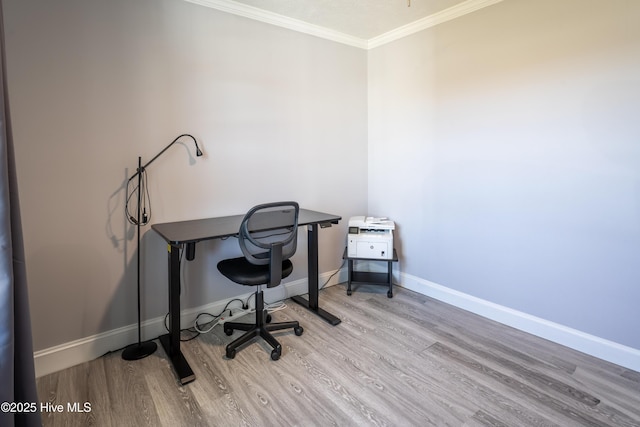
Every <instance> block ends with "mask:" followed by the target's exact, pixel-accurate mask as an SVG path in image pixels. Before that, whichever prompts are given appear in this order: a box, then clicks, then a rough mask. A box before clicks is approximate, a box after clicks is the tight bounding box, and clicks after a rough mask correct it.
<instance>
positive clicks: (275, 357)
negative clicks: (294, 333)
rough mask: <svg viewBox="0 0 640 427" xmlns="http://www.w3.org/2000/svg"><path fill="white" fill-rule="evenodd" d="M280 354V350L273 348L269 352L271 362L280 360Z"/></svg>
mask: <svg viewBox="0 0 640 427" xmlns="http://www.w3.org/2000/svg"><path fill="white" fill-rule="evenodd" d="M281 354H282V349H280V348H277V349H276V348H274V349H273V351H272V352H271V360H278V359H280V355H281Z"/></svg>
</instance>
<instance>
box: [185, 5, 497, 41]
mask: <svg viewBox="0 0 640 427" xmlns="http://www.w3.org/2000/svg"><path fill="white" fill-rule="evenodd" d="M184 1H187V2H189V3H195V4H198V5H201V6H205V7H209V8H212V9H216V10H220V11H222V12H227V13H231V14H233V15H238V16H243V17H245V18H249V19H253V20H256V21H260V22H265V23H267V24H272V25H276V26H278V27H283V28H287V29H289V30H293V31H298V32H300V33H304V34H309V35H312V36H316V37H320V38H323V39H327V40H332V41H335V42H338V43H342V44H346V45H349V46H353V47H357V48H360V49H373V48H376V47H379V46H382V45H384V44H387V43H390V42H392V41H394V40H398V39H400V38H403V37H406V36H409V35H411V34H414V33H417V32H418V31H422V30H425V29H427V28H431V27H434V26H436V25H438V24H442V23H443V22H447V21H451V20H452V19H456V18H458V17H460V16H463V15H466V14H468V13H471V12H475V11H476V10H479V9H482V8H485V7H487V6H491V5H493V4H495V3H500V2H501V1H503V0H467V1H465V2H462V3H460V4H458V5H456V6H453V7H450V8H448V9H445V10H443V11H441V12H438V13H435V14H433V15H429V16H427V17H425V18H422V19H419V20H417V21H415V22H412V23H410V24H407V25H404V26H402V27H399V28H396V29H395V30H391V31H389V32H387V33H384V34H381V35H379V36H377V37H373V38H371V39H369V40H365V39H361V38H358V37H354V36H350V35H348V34H344V33H341V32H339V31H335V30H330V29H328V28H324V27H320V26H318V25H313V24H309V23H308V22H304V21H301V20H299V19H294V18H289V17H287V16H284V15H280V14H277V13H274V12H268V11H266V10H263V9H259V8H257V7H253V6H249V5H246V4H243V3H238V2H236V1H233V0H184Z"/></svg>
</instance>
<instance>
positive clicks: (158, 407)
mask: <svg viewBox="0 0 640 427" xmlns="http://www.w3.org/2000/svg"><path fill="white" fill-rule="evenodd" d="M394 290H395V295H394V297H393V298H392V299H388V298H387V296H386V290H385V288H384V287H375V286H368V287H367V286H361V287H359V288H357V289H356V290H355V291H354V293H353V295H352V296H350V297H348V296H346V293H345V286H344V285H337V286H333V287H331V288H329V289H325V290H322V291H321V292H320V304H321V307H323V308H324V309H325V310H327V311H329V312H331V313H333V314H335V315H337V316H338V317H340V318H341V319H342V323H341V324H340V325H338V326H335V327H334V326H330V325H329V324H328V323H326V322H324V321H323V320H321V319H320V318H318V317H316V316H315V315H313V314H311V313H309V312H308V311H306V310H305V309H303V308H302V307H300V306H298V305H297V304H295V303H293V302H290V301H289V302H288V306H287V308H286V309H285V310H283V311H280V312H277V313H274V315H273V317H274V321H283V320H285V319H297V320H299V321H300V322H301V324H302V325H303V326H304V329H305V332H304V334H303V335H302V336H300V337H297V336H295V335H294V333H293V332H292V331H287V332H281V333H279V335H278V339H279V340H280V343H281V344H282V346H283V352H282V357H281V359H280V360H278V361H275V362H274V361H272V360H271V359H270V357H269V353H270V350H269V349H268V348H267V346H266V344H263V343H254V344H251V345H250V346H248V347H246V348H245V349H243V350H241V351H239V352H238V354H237V356H236V357H235V359H233V360H227V359H226V358H225V357H224V354H225V352H224V347H225V345H226V344H227V343H229V342H230V341H231V340H232V339H233V338H234V337H236V336H238V335H239V334H240V332H236V333H235V334H234V335H233V337H227V336H226V335H225V334H224V332H223V331H222V328H221V327H220V326H218V327H216V328H215V329H214V331H213V332H212V333H209V334H206V335H201V336H200V337H198V338H197V339H195V340H192V341H189V342H185V343H184V344H183V346H182V348H183V352H184V354H185V357H186V358H187V360H188V361H189V363H190V364H191V367H192V368H193V370H194V372H195V374H196V377H197V379H196V381H194V382H192V383H190V384H187V385H186V386H179V384H178V382H177V380H176V377H175V374H174V372H173V370H172V368H171V366H170V365H169V362H168V360H167V358H166V355H165V353H164V351H163V350H162V347H161V346H159V349H158V351H157V352H156V353H155V354H153V355H152V356H149V357H147V358H146V359H143V360H139V361H134V362H127V361H124V360H122V358H121V357H120V353H119V352H117V353H111V354H108V355H106V356H103V357H101V358H99V359H97V360H94V361H91V362H88V363H84V364H82V365H79V366H76V367H73V368H70V369H66V370H64V371H61V372H57V373H54V374H51V375H48V376H45V377H42V378H40V379H38V391H39V395H40V399H41V401H42V402H51V403H52V404H62V405H64V406H65V410H64V411H63V412H62V413H43V423H44V425H45V426H67V427H68V426H88V425H97V426H114V427H115V426H172V427H174V426H235V425H250V426H254V425H255V426H286V425H294V426H316V425H317V426H328V425H337V426H361V425H381V426H385V425H386V426H427V425H433V426H551V425H557V426H640V373H638V372H635V371H630V370H628V369H625V368H622V367H620V366H617V365H613V364H610V363H607V362H604V361H601V360H599V359H595V358H593V357H589V356H586V355H584V354H581V353H578V352H576V351H573V350H570V349H567V348H565V347H562V346H559V345H556V344H553V343H550V342H548V341H545V340H542V339H540V338H536V337H533V336H530V335H527V334H525V333H523V332H520V331H517V330H514V329H512V328H509V327H506V326H503V325H500V324H498V323H495V322H492V321H489V320H487V319H484V318H482V317H479V316H476V315H473V314H470V313H468V312H465V311H462V310H459V309H456V308H454V307H451V306H449V305H446V304H443V303H441V302H438V301H436V300H433V299H430V298H427V297H425V296H422V295H420V294H416V293H413V292H411V291H408V290H406V289H403V288H399V287H396V288H395V289H394ZM74 402H78V403H80V404H81V405H82V404H83V403H84V402H88V403H89V404H90V406H91V411H90V412H84V413H78V412H69V411H67V410H66V406H67V405H68V404H69V403H74Z"/></svg>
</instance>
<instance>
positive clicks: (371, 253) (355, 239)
mask: <svg viewBox="0 0 640 427" xmlns="http://www.w3.org/2000/svg"><path fill="white" fill-rule="evenodd" d="M395 228H396V226H395V223H394V222H393V221H389V220H388V219H387V218H375V217H370V216H368V217H365V216H353V217H351V218H349V234H348V235H347V256H348V257H350V258H369V259H392V258H393V230H395Z"/></svg>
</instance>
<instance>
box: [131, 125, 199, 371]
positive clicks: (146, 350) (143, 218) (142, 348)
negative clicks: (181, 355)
mask: <svg viewBox="0 0 640 427" xmlns="http://www.w3.org/2000/svg"><path fill="white" fill-rule="evenodd" d="M182 137H189V138H191V139H192V140H193V143H194V144H195V145H196V156H198V157H200V156H202V151H200V148H199V147H198V143H197V142H196V139H195V138H194V137H193V136H191V135H189V134H187V133H185V134H182V135H180V136H178V137H177V138H176V139H174V140H173V141H172V142H171V144H169V145H167V146H166V147H165V148H164V149H163V150H162V151H160V152H159V153H158V154H156V155H155V157H154V158H153V159H151V160H149V162H147V164H145V165H144V166H143V165H142V157H138V169H137V170H136V173H135V174H133V176H131V178H129V180H128V181H127V196H126V197H127V202H126V204H125V215H126V217H127V220H128V221H129V222H130V223H132V224H135V225H136V227H137V233H138V265H137V267H138V278H137V279H138V342H137V343H134V344H131V345H129V346H127V347H126V348H125V349H124V351H123V352H122V358H123V359H124V360H138V359H142V358H144V357H147V356H149V355H151V354H153V353H154V352H155V351H156V349H157V348H158V345H157V344H156V343H155V342H153V341H146V342H142V325H141V320H140V226H141V225H146V224H148V223H149V221H150V220H151V203H149V212H148V213H147V206H146V204H147V200H148V198H149V194H148V188H147V184H146V169H147V167H148V166H149V165H150V164H151V163H153V161H154V160H155V159H157V158H158V157H160V156H161V155H162V153H164V152H165V151H167V149H169V147H171V146H172V145H173V144H175V143H176V142H178V141H179V140H180V138H182ZM136 177H137V178H138V186H137V187H135V188H134V189H133V191H131V192H129V185H130V184H131V181H133V180H134V179H135V178H136ZM134 193H137V198H138V206H137V209H136V216H135V217H134V216H133V215H131V213H130V212H129V200H130V199H131V197H132V196H133V194H134ZM143 201H144V208H143V206H142V204H143Z"/></svg>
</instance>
